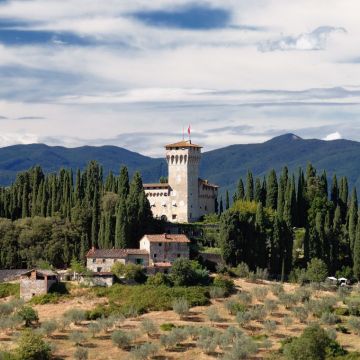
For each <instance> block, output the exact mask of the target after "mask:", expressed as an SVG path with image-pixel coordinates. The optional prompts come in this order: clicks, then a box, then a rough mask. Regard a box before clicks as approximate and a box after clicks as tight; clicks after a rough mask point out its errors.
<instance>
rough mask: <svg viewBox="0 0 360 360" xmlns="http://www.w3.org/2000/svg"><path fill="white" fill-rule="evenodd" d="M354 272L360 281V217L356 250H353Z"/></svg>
mask: <svg viewBox="0 0 360 360" xmlns="http://www.w3.org/2000/svg"><path fill="white" fill-rule="evenodd" d="M353 263H354V265H353V272H354V276H355V277H356V279H357V280H358V281H360V219H359V221H358V224H357V229H356V236H355V243H354V251H353Z"/></svg>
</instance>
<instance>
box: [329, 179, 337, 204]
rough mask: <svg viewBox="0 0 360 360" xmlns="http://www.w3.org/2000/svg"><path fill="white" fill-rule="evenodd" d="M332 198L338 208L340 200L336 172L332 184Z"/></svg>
mask: <svg viewBox="0 0 360 360" xmlns="http://www.w3.org/2000/svg"><path fill="white" fill-rule="evenodd" d="M330 200H331V201H332V203H333V204H334V208H335V209H336V207H337V205H338V202H339V187H338V182H337V178H336V174H334V176H333V179H332V184H331V192H330Z"/></svg>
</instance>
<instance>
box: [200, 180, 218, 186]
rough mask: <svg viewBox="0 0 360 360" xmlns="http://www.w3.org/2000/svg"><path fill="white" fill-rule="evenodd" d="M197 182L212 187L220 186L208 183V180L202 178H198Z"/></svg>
mask: <svg viewBox="0 0 360 360" xmlns="http://www.w3.org/2000/svg"><path fill="white" fill-rule="evenodd" d="M199 182H200V183H201V184H203V185H205V186H209V187H213V188H219V187H220V186H218V185H215V184H210V183H209V182H208V180H203V179H200V178H199Z"/></svg>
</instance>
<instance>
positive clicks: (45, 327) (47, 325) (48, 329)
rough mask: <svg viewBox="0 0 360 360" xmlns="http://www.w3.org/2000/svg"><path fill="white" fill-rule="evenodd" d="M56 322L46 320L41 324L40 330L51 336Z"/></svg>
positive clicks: (56, 325) (55, 327)
mask: <svg viewBox="0 0 360 360" xmlns="http://www.w3.org/2000/svg"><path fill="white" fill-rule="evenodd" d="M57 327H58V324H57V322H56V321H55V320H47V321H44V322H43V323H42V324H41V330H42V331H43V333H44V334H45V335H46V336H51V334H52V333H53V332H55V331H56V329H57Z"/></svg>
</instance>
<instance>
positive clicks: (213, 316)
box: [205, 306, 221, 322]
mask: <svg viewBox="0 0 360 360" xmlns="http://www.w3.org/2000/svg"><path fill="white" fill-rule="evenodd" d="M205 315H206V316H207V317H208V318H209V320H210V321H211V322H217V321H220V320H221V317H220V315H219V312H218V311H217V309H216V307H214V306H210V307H209V308H208V309H206V310H205Z"/></svg>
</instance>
